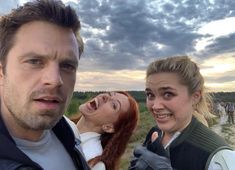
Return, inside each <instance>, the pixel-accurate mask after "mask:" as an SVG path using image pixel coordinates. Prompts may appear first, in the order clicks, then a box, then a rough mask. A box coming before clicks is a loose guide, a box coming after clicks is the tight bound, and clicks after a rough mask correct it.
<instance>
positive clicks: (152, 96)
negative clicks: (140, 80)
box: [145, 92, 154, 100]
mask: <svg viewBox="0 0 235 170" xmlns="http://www.w3.org/2000/svg"><path fill="white" fill-rule="evenodd" d="M145 95H146V97H147V99H149V100H151V99H153V98H154V95H153V94H152V93H150V92H146V93H145Z"/></svg>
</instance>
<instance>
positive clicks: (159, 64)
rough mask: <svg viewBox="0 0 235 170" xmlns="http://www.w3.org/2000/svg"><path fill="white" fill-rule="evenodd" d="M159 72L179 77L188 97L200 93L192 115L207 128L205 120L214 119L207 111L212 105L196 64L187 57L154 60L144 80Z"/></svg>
mask: <svg viewBox="0 0 235 170" xmlns="http://www.w3.org/2000/svg"><path fill="white" fill-rule="evenodd" d="M161 72H167V73H177V74H178V75H179V77H180V83H181V84H182V85H185V86H186V87H187V88H188V93H189V94H190V95H192V94H193V93H194V92H196V91H200V92H201V99H200V101H199V102H198V103H197V104H196V105H194V106H193V107H194V109H195V113H193V115H194V116H195V117H196V118H197V119H198V120H199V121H201V122H202V123H203V124H205V125H207V126H208V124H207V122H206V121H205V119H206V120H209V119H211V118H212V117H214V116H213V114H211V112H210V109H209V107H210V106H211V105H212V98H211V96H210V95H209V93H206V88H205V87H204V78H203V77H202V75H201V73H200V69H199V67H198V66H197V64H196V63H195V62H193V61H192V60H191V59H190V58H189V57H188V56H174V57H168V58H164V59H160V60H156V61H154V62H152V63H150V65H149V66H148V68H147V72H146V78H148V76H150V75H152V74H155V73H161ZM201 115H202V116H201Z"/></svg>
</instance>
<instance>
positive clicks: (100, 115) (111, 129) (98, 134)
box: [73, 91, 139, 170]
mask: <svg viewBox="0 0 235 170" xmlns="http://www.w3.org/2000/svg"><path fill="white" fill-rule="evenodd" d="M79 112H80V117H79V119H78V120H77V121H76V120H75V122H77V128H78V129H79V132H80V136H81V142H82V143H81V146H82V149H83V152H84V154H85V157H86V160H87V161H88V163H89V165H90V167H91V168H92V169H97V170H98V169H99V170H104V169H106V170H118V169H119V161H120V158H121V156H122V154H123V153H124V151H125V149H126V147H127V144H128V141H129V139H130V137H131V135H132V133H133V131H134V129H135V128H136V126H137V121H138V114H139V109H138V104H137V102H136V101H135V99H134V98H133V97H131V96H130V95H129V94H128V93H126V92H123V91H118V92H108V93H102V94H99V95H98V96H96V97H94V98H93V99H91V100H90V101H88V102H86V103H84V104H82V105H80V107H79ZM73 121H74V120H73Z"/></svg>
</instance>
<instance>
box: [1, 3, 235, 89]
mask: <svg viewBox="0 0 235 170" xmlns="http://www.w3.org/2000/svg"><path fill="white" fill-rule="evenodd" d="M14 2H15V3H16V2H18V1H14V0H8V1H4V2H3V0H0V3H1V7H0V12H3V11H4V10H6V9H8V10H9V9H10V8H11V7H13V6H14ZM77 2H78V3H75V1H74V0H73V1H70V2H69V1H68V2H66V3H68V4H71V5H72V6H73V7H74V8H75V9H76V11H77V14H78V15H79V17H80V20H81V24H82V29H81V35H82V37H83V39H84V42H85V52H84V54H83V56H82V58H81V60H80V63H79V74H78V79H79V81H78V82H77V83H78V84H76V89H78V90H79V89H89V88H91V89H99V88H100V90H105V89H104V88H114V89H115V88H119V87H122V88H127V89H129V88H133V89H138V88H140V89H143V88H144V87H143V86H140V85H139V84H141V85H143V83H141V81H139V80H133V79H130V78H127V80H128V79H129V80H131V81H133V83H131V81H127V80H126V79H125V78H124V77H123V76H122V73H123V72H125V71H126V70H129V71H128V72H126V74H130V75H132V76H133V77H135V76H136V74H134V73H136V71H140V72H143V73H144V71H145V69H146V67H147V65H148V64H149V63H150V62H151V61H153V60H155V59H157V58H159V57H167V56H172V55H185V54H188V55H190V56H192V57H193V58H195V59H196V60H197V61H198V63H199V65H203V63H206V61H208V60H209V61H211V62H215V61H217V60H218V58H219V57H218V56H223V57H225V55H224V54H229V56H230V57H229V58H234V56H235V51H234V49H235V48H234V47H235V41H234V38H235V33H234V32H233V31H231V30H233V29H230V30H228V29H225V28H230V27H231V25H234V24H235V23H233V22H234V21H232V20H229V22H227V23H226V22H225V20H226V19H231V18H233V17H235V1H233V0H226V1H224V0H205V1H192V0H184V1H179V0H135V1H134V0H79V1H77ZM2 4H3V5H2ZM0 14H1V13H0ZM221 23H223V24H221ZM229 23H231V24H230V27H229ZM213 24H214V25H213ZM211 25H212V26H211ZM209 26H210V29H206V28H208V27H209ZM223 29H224V30H225V31H224V32H223V34H218V32H217V33H216V32H215V30H217V31H218V30H223ZM208 30H209V31H208ZM215 34H217V35H215ZM223 61H224V60H222V61H221V62H223ZM233 64H234V65H233V67H235V63H233ZM207 68H211V69H212V70H213V69H214V68H213V66H210V67H209V66H207ZM204 69H205V67H204V66H202V70H204ZM96 72H97V74H96ZM228 72H229V71H228ZM228 72H223V73H218V74H217V76H213V74H211V73H210V72H206V74H205V77H206V79H207V80H208V81H209V82H208V83H210V84H211V85H213V87H215V85H216V83H217V82H222V81H225V82H227V83H228V82H229V80H231V82H233V81H234V80H235V78H234V77H233V76H229V75H227V73H228ZM98 73H99V74H98ZM132 73H133V74H132ZM230 73H234V72H233V71H231V72H230ZM220 74H221V75H220ZM82 75H84V77H83V79H80V78H79V76H80V77H81V76H82ZM114 76H115V77H114ZM99 77H101V78H100V79H99ZM214 81H215V82H216V83H215V82H214ZM88 82H90V84H89V83H88ZM102 82H104V85H102ZM120 82H121V83H120ZM91 83H94V85H91ZM119 83H120V84H119ZM95 86H96V87H95ZM225 86H226V85H224V87H225ZM226 87H228V86H226ZM229 87H231V86H229Z"/></svg>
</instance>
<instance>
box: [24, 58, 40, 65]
mask: <svg viewBox="0 0 235 170" xmlns="http://www.w3.org/2000/svg"><path fill="white" fill-rule="evenodd" d="M27 62H28V63H30V64H33V65H41V64H42V61H41V60H40V59H37V58H33V59H29V60H27Z"/></svg>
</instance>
